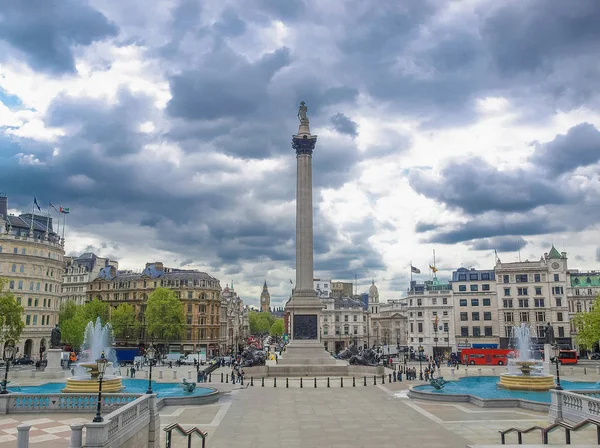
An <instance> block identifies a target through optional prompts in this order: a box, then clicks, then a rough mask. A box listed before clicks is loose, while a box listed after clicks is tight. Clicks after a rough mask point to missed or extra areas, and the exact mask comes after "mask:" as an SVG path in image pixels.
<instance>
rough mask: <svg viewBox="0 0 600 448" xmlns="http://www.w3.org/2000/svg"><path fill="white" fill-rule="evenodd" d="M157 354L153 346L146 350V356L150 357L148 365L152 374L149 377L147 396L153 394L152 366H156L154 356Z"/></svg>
mask: <svg viewBox="0 0 600 448" xmlns="http://www.w3.org/2000/svg"><path fill="white" fill-rule="evenodd" d="M155 354H156V350H155V349H154V347H153V346H152V345H150V347H148V349H147V350H146V356H147V357H148V364H150V374H149V375H148V390H147V391H146V393H147V394H151V393H153V392H152V364H154V355H155Z"/></svg>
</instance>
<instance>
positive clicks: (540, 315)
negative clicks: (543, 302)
mask: <svg viewBox="0 0 600 448" xmlns="http://www.w3.org/2000/svg"><path fill="white" fill-rule="evenodd" d="M535 320H536V321H537V322H546V313H544V312H543V311H536V312H535Z"/></svg>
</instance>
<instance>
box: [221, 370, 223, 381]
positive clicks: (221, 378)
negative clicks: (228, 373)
mask: <svg viewBox="0 0 600 448" xmlns="http://www.w3.org/2000/svg"><path fill="white" fill-rule="evenodd" d="M221 382H223V372H221Z"/></svg>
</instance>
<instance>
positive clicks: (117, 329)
mask: <svg viewBox="0 0 600 448" xmlns="http://www.w3.org/2000/svg"><path fill="white" fill-rule="evenodd" d="M110 323H111V325H112V328H113V333H114V335H115V338H117V339H125V338H126V337H127V336H129V337H134V336H136V335H137V321H136V320H135V308H134V307H133V305H131V304H129V303H121V304H119V306H118V307H117V308H116V309H114V310H113V312H112V313H111V316H110Z"/></svg>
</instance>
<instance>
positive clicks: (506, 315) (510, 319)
mask: <svg viewBox="0 0 600 448" xmlns="http://www.w3.org/2000/svg"><path fill="white" fill-rule="evenodd" d="M513 317H514V316H513V313H504V322H514V319H513Z"/></svg>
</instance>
